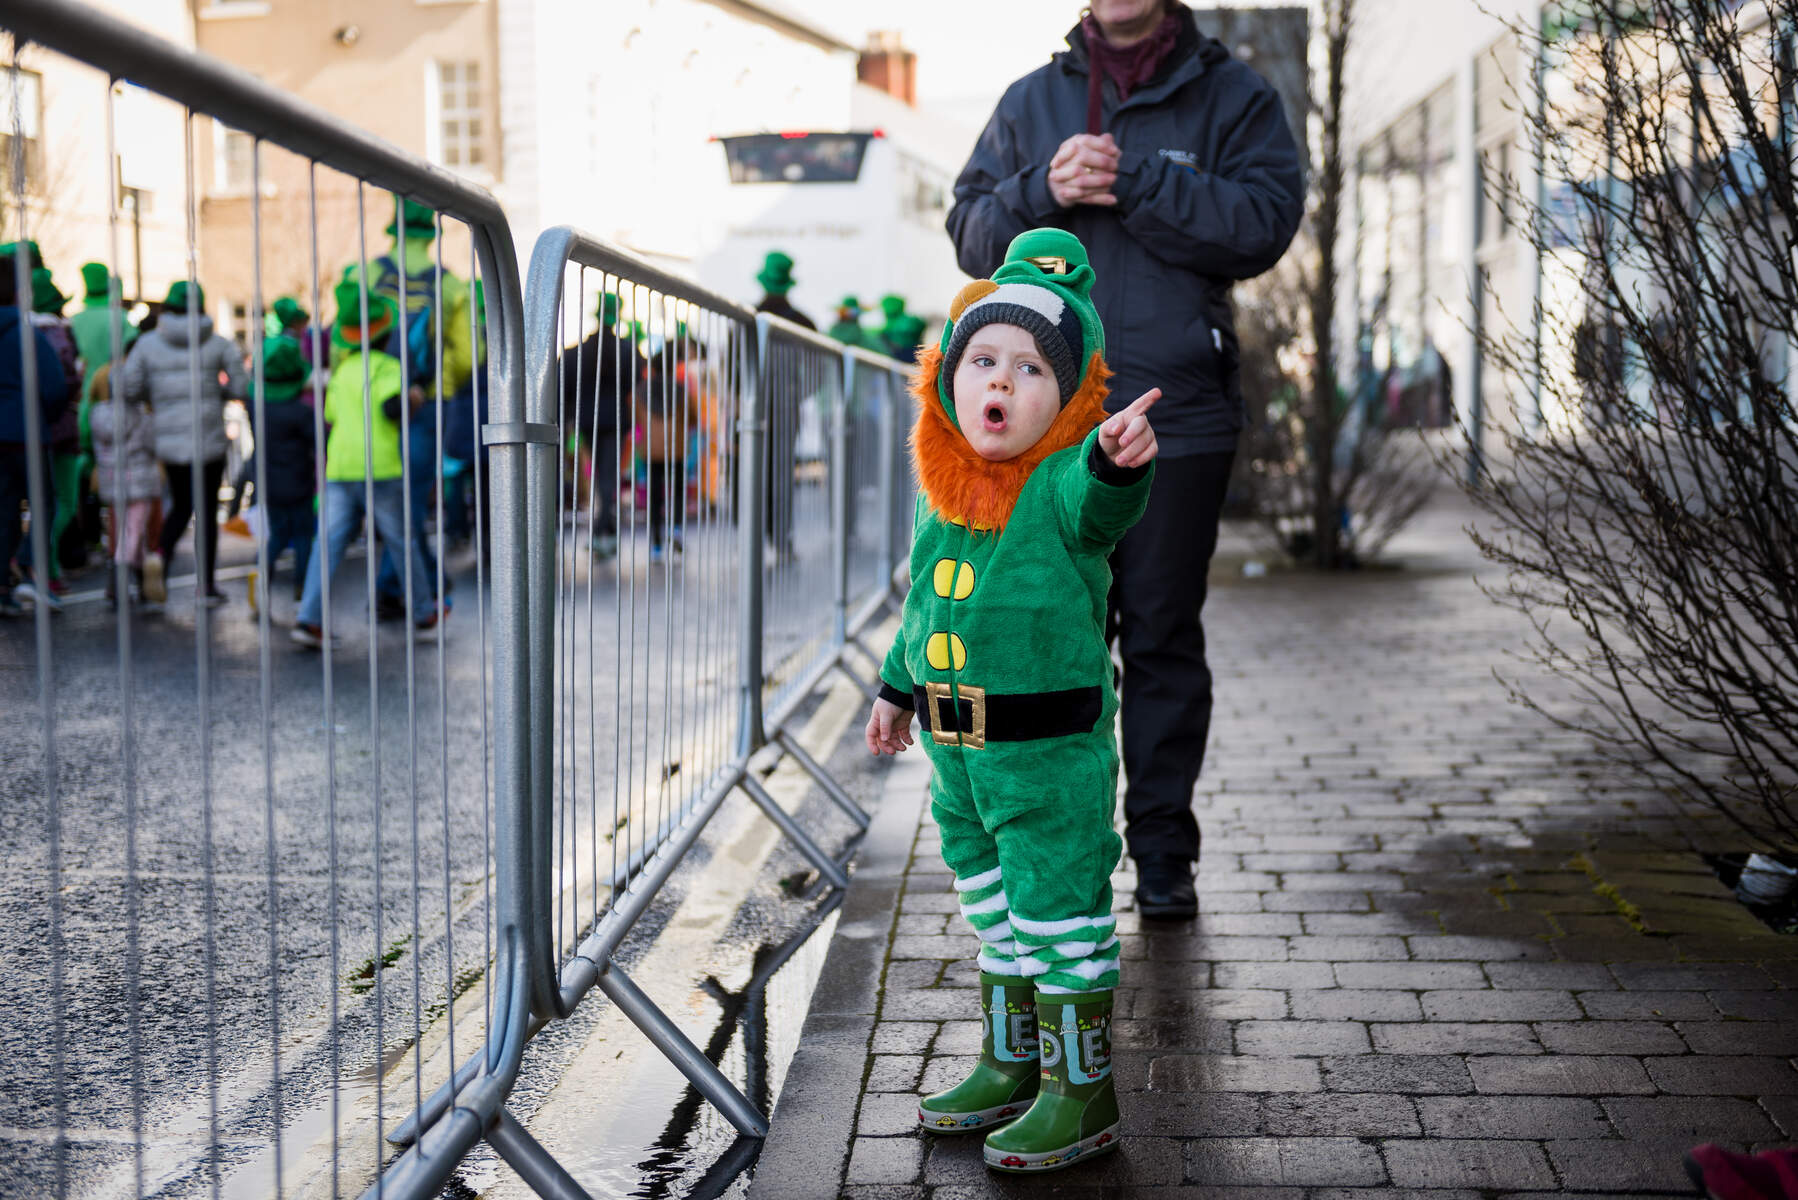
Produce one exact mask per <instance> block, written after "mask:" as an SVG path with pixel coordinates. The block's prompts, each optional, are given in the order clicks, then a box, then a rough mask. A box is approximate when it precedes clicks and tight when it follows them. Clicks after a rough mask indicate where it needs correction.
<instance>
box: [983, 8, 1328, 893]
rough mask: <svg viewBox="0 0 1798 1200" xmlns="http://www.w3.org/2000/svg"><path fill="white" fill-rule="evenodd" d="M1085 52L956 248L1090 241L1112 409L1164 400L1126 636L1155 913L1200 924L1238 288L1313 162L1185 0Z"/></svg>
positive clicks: (1145, 859)
mask: <svg viewBox="0 0 1798 1200" xmlns="http://www.w3.org/2000/svg"><path fill="white" fill-rule="evenodd" d="M1067 44H1068V48H1067V49H1066V50H1065V51H1062V52H1060V53H1058V54H1056V55H1055V56H1054V58H1053V59H1052V60H1051V61H1050V62H1049V63H1048V64H1047V65H1045V66H1043V67H1039V68H1038V69H1037V70H1035V71H1032V72H1031V73H1030V74H1028V75H1026V76H1024V77H1023V78H1022V79H1020V80H1018V81H1017V82H1015V83H1013V84H1012V85H1011V87H1010V88H1009V89H1007V90H1006V92H1005V95H1004V97H1003V98H1002V99H1001V100H1000V101H999V106H998V108H997V109H996V110H995V111H994V113H993V116H992V118H991V120H990V121H988V123H987V126H986V129H985V131H984V132H983V133H982V134H981V136H980V140H979V142H978V143H977V144H976V146H975V148H974V153H973V156H972V157H971V158H970V159H969V160H968V164H967V166H966V167H964V168H963V169H962V173H961V177H960V178H959V179H957V180H956V183H955V204H954V207H953V208H951V209H950V211H949V219H948V226H949V235H950V237H951V238H953V239H954V241H955V248H956V255H957V257H958V259H959V260H960V262H961V267H962V270H964V271H966V272H967V273H968V274H969V275H971V276H974V277H975V278H984V277H986V276H989V275H991V274H992V272H993V270H994V269H995V268H996V267H998V265H999V264H1000V262H1001V261H1003V259H1004V255H1005V248H1006V246H1007V244H1009V243H1010V241H1011V239H1012V238H1014V237H1016V236H1017V235H1018V234H1020V233H1022V232H1023V231H1024V230H1026V229H1031V228H1034V227H1036V226H1041V225H1053V226H1058V227H1060V228H1064V229H1068V230H1071V231H1072V232H1073V233H1075V234H1077V235H1078V236H1079V238H1080V240H1081V241H1082V242H1084V243H1085V245H1086V249H1087V253H1088V255H1089V257H1090V259H1091V261H1092V264H1093V267H1094V270H1095V273H1096V276H1097V279H1096V281H1095V283H1094V286H1093V300H1094V302H1095V303H1096V304H1097V305H1098V309H1099V314H1100V316H1101V317H1102V318H1103V319H1104V322H1105V338H1106V345H1107V358H1108V359H1109V361H1110V365H1111V366H1112V368H1113V369H1114V370H1115V371H1116V377H1115V378H1114V379H1113V380H1112V381H1111V395H1112V399H1113V407H1114V408H1115V407H1116V405H1117V403H1118V402H1120V401H1122V402H1128V401H1129V400H1130V399H1131V398H1133V397H1136V396H1139V395H1141V394H1142V393H1143V392H1146V391H1148V390H1149V389H1150V388H1152V387H1159V388H1160V389H1161V390H1162V399H1161V402H1160V403H1159V404H1158V405H1156V408H1155V433H1156V438H1157V440H1158V441H1159V442H1160V445H1161V456H1160V460H1159V462H1158V463H1157V466H1156V474H1155V487H1154V489H1153V491H1152V492H1151V494H1150V500H1149V508H1148V512H1147V513H1146V514H1145V515H1144V517H1143V519H1142V521H1141V522H1139V523H1138V524H1137V525H1136V527H1135V528H1134V529H1132V530H1131V531H1130V533H1129V534H1128V535H1126V536H1125V538H1124V540H1123V542H1122V543H1121V544H1120V545H1119V547H1118V549H1117V552H1116V554H1115V555H1114V556H1113V558H1112V573H1113V586H1112V594H1111V625H1112V629H1113V631H1114V632H1115V634H1116V636H1117V638H1118V644H1119V649H1120V651H1121V653H1122V656H1123V660H1124V673H1123V681H1122V697H1121V702H1122V712H1123V725H1124V737H1123V743H1124V770H1125V776H1126V779H1127V780H1128V787H1127V791H1126V794H1125V799H1124V812H1125V818H1126V821H1127V823H1128V826H1127V831H1126V843H1127V845H1128V847H1129V851H1130V855H1131V857H1132V858H1134V859H1135V860H1136V865H1137V878H1138V884H1137V893H1136V898H1137V907H1138V909H1139V910H1140V911H1142V912H1143V913H1144V914H1145V915H1149V916H1167V917H1178V916H1191V915H1193V913H1194V912H1195V910H1196V901H1195V897H1194V893H1193V884H1192V866H1193V864H1194V863H1196V862H1197V860H1198V855H1199V828H1198V822H1197V821H1196V820H1195V818H1194V817H1193V813H1192V791H1193V786H1194V784H1195V783H1196V782H1197V781H1198V775H1199V768H1200V766H1201V764H1202V762H1203V759H1204V752H1205V739H1206V736H1207V734H1208V732H1209V728H1210V722H1211V673H1210V671H1209V669H1208V668H1207V666H1206V664H1205V635H1204V630H1203V628H1202V627H1201V626H1200V624H1199V611H1200V608H1201V607H1202V606H1203V604H1204V601H1205V572H1206V569H1207V567H1208V565H1209V563H1210V560H1211V553H1212V550H1213V549H1214V548H1215V547H1216V544H1217V522H1218V515H1219V510H1220V509H1221V507H1222V505H1223V499H1224V489H1225V486H1226V484H1227V482H1228V480H1229V477H1230V462H1231V459H1232V458H1233V457H1234V455H1235V450H1236V439H1237V434H1238V432H1239V431H1240V429H1241V427H1242V402H1241V394H1240V390H1239V387H1238V372H1237V357H1236V355H1237V343H1236V332H1235V329H1234V326H1233V322H1232V320H1231V310H1230V285H1231V283H1232V282H1234V281H1235V280H1238V279H1247V278H1249V277H1251V276H1254V275H1258V274H1260V273H1261V272H1263V271H1265V270H1267V269H1268V268H1269V267H1271V266H1273V264H1274V263H1275V262H1277V261H1278V260H1279V258H1280V256H1281V255H1282V254H1284V253H1285V251H1286V247H1287V245H1288V243H1289V242H1291V240H1292V236H1293V234H1294V232H1295V231H1296V230H1297V229H1298V224H1299V218H1300V216H1301V215H1302V213H1303V210H1304V177H1303V168H1302V166H1301V164H1300V157H1299V151H1298V147H1297V146H1296V145H1295V143H1294V141H1293V137H1292V133H1291V129H1290V126H1289V124H1288V122H1287V119H1286V114H1285V113H1284V112H1283V111H1282V108H1281V104H1280V100H1279V96H1278V95H1277V94H1276V93H1275V91H1274V89H1273V88H1272V87H1271V86H1269V85H1268V83H1267V82H1266V81H1265V80H1263V79H1262V78H1261V77H1260V76H1259V75H1257V74H1255V72H1254V71H1252V70H1250V69H1249V68H1248V67H1247V66H1246V65H1244V64H1243V63H1241V62H1238V61H1236V60H1235V59H1234V58H1232V57H1231V55H1230V53H1229V52H1228V51H1227V50H1226V49H1225V48H1224V47H1223V46H1222V45H1220V44H1219V43H1218V42H1217V41H1216V40H1214V39H1212V38H1208V37H1205V36H1204V35H1202V34H1201V33H1200V32H1199V30H1198V26H1197V24H1196V22H1195V20H1194V18H1193V15H1192V13H1191V12H1190V11H1188V10H1187V9H1186V8H1185V7H1184V6H1183V5H1181V4H1179V3H1177V2H1176V0H1093V3H1092V4H1091V11H1090V14H1089V15H1088V16H1087V17H1085V18H1084V19H1083V20H1082V21H1081V23H1080V24H1079V25H1076V26H1075V27H1074V29H1073V30H1072V31H1070V32H1069V34H1068V37H1067Z"/></svg>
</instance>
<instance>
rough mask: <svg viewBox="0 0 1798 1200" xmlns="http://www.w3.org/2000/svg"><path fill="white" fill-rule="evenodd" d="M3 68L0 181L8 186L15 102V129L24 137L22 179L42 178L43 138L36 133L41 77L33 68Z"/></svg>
mask: <svg viewBox="0 0 1798 1200" xmlns="http://www.w3.org/2000/svg"><path fill="white" fill-rule="evenodd" d="M5 70H6V75H5V81H4V83H0V89H4V90H3V91H0V97H3V102H4V104H5V107H4V108H3V109H0V180H3V181H4V182H5V184H6V186H7V187H11V186H12V175H13V131H14V122H13V111H14V106H15V105H16V106H17V110H18V114H19V116H18V123H17V128H18V131H19V133H20V134H21V135H22V136H23V138H24V151H25V181H26V182H27V183H31V182H34V181H36V180H38V179H40V178H42V177H43V138H42V137H41V136H40V135H41V132H42V127H43V121H44V77H43V76H42V75H39V74H38V73H37V72H36V71H26V70H23V69H21V70H18V71H14V70H12V69H11V68H5ZM15 81H16V83H15Z"/></svg>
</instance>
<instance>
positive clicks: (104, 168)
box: [0, 0, 203, 312]
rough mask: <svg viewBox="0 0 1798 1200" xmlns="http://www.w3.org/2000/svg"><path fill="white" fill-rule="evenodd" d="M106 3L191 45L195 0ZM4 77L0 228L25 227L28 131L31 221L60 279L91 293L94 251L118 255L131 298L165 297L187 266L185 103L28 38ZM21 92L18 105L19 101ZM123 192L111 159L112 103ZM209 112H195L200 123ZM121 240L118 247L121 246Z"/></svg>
mask: <svg viewBox="0 0 1798 1200" xmlns="http://www.w3.org/2000/svg"><path fill="white" fill-rule="evenodd" d="M96 7H98V8H100V9H102V10H103V11H106V12H108V13H109V14H111V15H112V16H115V17H119V18H121V19H123V20H126V21H129V22H131V23H132V24H135V25H137V26H139V27H141V28H143V29H146V30H148V31H149V32H151V33H154V34H156V35H157V36H159V37H162V38H165V39H167V40H170V41H173V42H175V43H177V44H179V45H186V46H191V45H192V44H193V21H192V18H191V16H190V15H189V11H188V5H187V0H99V2H98V3H97V4H96ZM4 65H5V67H6V74H5V76H4V77H0V93H3V94H0V105H3V107H0V130H4V133H3V134H0V138H3V141H4V157H3V158H0V181H3V182H0V194H3V198H0V213H3V214H4V222H3V225H0V232H3V233H4V240H7V241H11V240H13V239H15V238H17V237H18V236H19V230H20V222H19V219H18V218H19V213H18V210H19V207H20V204H19V197H18V195H17V193H16V191H15V180H14V178H13V170H12V167H13V161H14V159H13V153H12V151H13V146H14V137H15V113H16V117H17V126H16V135H17V136H18V137H19V138H21V139H22V141H23V143H24V144H23V147H22V149H23V155H22V163H23V166H24V177H23V207H24V213H25V220H24V229H25V233H26V236H28V237H30V238H31V239H32V240H34V241H36V242H37V243H38V246H39V248H40V249H41V250H42V252H43V256H44V262H45V265H46V266H48V267H49V268H50V270H51V272H52V275H53V277H54V279H55V281H56V284H57V286H58V287H59V288H61V290H62V291H63V292H64V293H65V294H67V295H69V296H70V297H72V298H74V299H75V301H76V303H75V304H72V305H71V306H70V309H69V311H71V312H73V311H75V309H76V308H77V307H78V305H79V298H80V296H81V292H82V288H81V276H80V267H81V264H82V263H84V262H89V261H94V262H113V263H115V269H116V270H117V272H118V274H119V276H120V280H121V287H122V289H123V292H124V296H125V299H126V300H127V301H128V302H134V301H135V300H136V299H137V298H139V297H145V298H153V299H160V298H161V297H162V296H163V295H164V293H165V291H166V289H167V288H168V285H169V283H170V282H171V281H172V280H174V279H176V278H180V277H181V276H183V275H184V274H185V273H186V261H187V254H186V228H187V225H186V218H185V190H184V186H183V153H182V132H183V119H182V113H181V109H180V108H179V107H178V106H176V105H173V104H169V103H167V102H166V101H163V100H160V99H158V98H157V97H155V96H153V95H151V94H150V93H148V92H146V91H144V90H143V89H141V88H137V87H133V86H131V85H129V84H124V83H120V84H116V85H113V86H112V87H111V90H110V96H109V93H108V81H107V79H106V77H105V75H103V74H102V73H101V72H99V71H96V70H94V69H92V68H91V67H88V66H86V65H85V64H82V63H78V62H75V61H73V60H71V59H68V58H65V57H63V56H62V55H59V54H54V53H52V52H50V51H47V50H45V49H44V48H43V47H41V46H31V45H28V46H26V47H25V48H24V49H23V51H22V52H21V53H20V55H19V57H18V59H17V60H16V62H15V61H11V60H7V61H5V63H4ZM15 93H16V104H15ZM109 104H110V107H111V127H112V131H113V132H112V146H113V151H114V157H115V160H116V164H117V179H116V184H117V187H118V195H117V197H116V203H113V202H109V193H110V192H111V191H112V189H113V187H114V185H115V179H114V173H113V171H112V170H111V169H110V168H109V166H108V163H107V153H106V149H107V128H108V112H107V110H108V106H109ZM198 124H203V122H196V125H198ZM115 235H116V241H117V247H118V248H117V255H116V257H115V256H114V252H113V245H114V241H115Z"/></svg>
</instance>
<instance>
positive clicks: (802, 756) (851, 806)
mask: <svg viewBox="0 0 1798 1200" xmlns="http://www.w3.org/2000/svg"><path fill="white" fill-rule="evenodd" d="M844 673H845V674H847V675H849V677H850V678H851V679H854V678H855V676H854V673H853V672H850V671H849V670H848V669H847V668H845V669H844ZM856 682H858V683H859V682H860V680H857V681H856ZM774 740H775V741H777V742H779V743H780V746H781V749H783V750H785V751H786V752H787V753H788V754H791V755H792V756H793V761H794V762H796V763H798V764H799V767H800V769H801V770H803V771H804V772H805V773H806V774H807V775H810V776H811V777H812V780H813V782H815V783H816V784H817V785H818V786H819V787H820V788H821V789H823V791H824V794H825V795H826V796H829V797H830V799H831V803H833V804H835V805H836V806H837V807H838V808H840V809H842V810H843V811H844V813H846V814H848V817H849V819H850V820H851V821H854V822H855V824H856V828H858V829H866V828H867V827H868V820H869V818H868V814H867V812H866V811H865V810H864V809H863V808H862V806H861V805H859V804H857V803H856V802H855V801H854V800H852V799H850V797H849V793H848V792H845V791H844V790H843V787H842V785H841V784H839V783H838V782H837V781H836V780H835V779H833V778H831V775H830V772H829V771H826V770H825V769H824V767H823V766H822V765H821V764H820V763H819V762H818V760H817V759H815V758H813V757H812V756H811V753H810V752H809V751H808V750H806V748H805V747H804V746H802V745H800V744H799V739H798V738H796V737H794V736H793V735H792V734H791V733H788V732H787V731H786V730H784V729H783V730H781V731H780V732H779V733H777V734H775V735H774Z"/></svg>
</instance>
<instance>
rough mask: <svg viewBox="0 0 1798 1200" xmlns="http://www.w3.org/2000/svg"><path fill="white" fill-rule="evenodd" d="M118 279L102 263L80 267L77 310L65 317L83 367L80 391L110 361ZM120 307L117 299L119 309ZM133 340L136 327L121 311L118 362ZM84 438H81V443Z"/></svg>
mask: <svg viewBox="0 0 1798 1200" xmlns="http://www.w3.org/2000/svg"><path fill="white" fill-rule="evenodd" d="M118 286H119V277H118V276H117V275H114V274H113V273H112V272H110V271H108V270H107V269H106V264H105V263H97V262H86V263H82V264H81V288H82V292H83V295H82V297H81V311H80V312H78V313H76V314H75V315H74V316H72V317H70V318H69V332H70V333H72V334H73V335H74V336H75V352H76V353H77V354H79V355H80V356H81V364H82V366H83V367H84V368H85V377H84V378H83V379H82V392H83V394H84V395H85V394H86V391H87V385H88V384H89V383H91V382H92V381H93V378H94V372H95V371H98V370H99V369H100V368H101V367H103V366H105V365H106V364H107V363H109V362H111V361H112V300H113V289H114V288H115V287H118ZM123 307H124V301H123V298H122V296H121V299H120V308H121V309H122V308H123ZM136 340H137V326H135V325H133V324H132V323H131V321H130V319H129V318H127V317H126V316H125V315H124V313H123V312H121V313H120V314H119V343H120V346H119V349H120V359H121V361H123V352H124V351H126V350H129V349H131V343H132V342H135V341H136ZM85 440H86V438H85V437H83V441H85Z"/></svg>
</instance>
